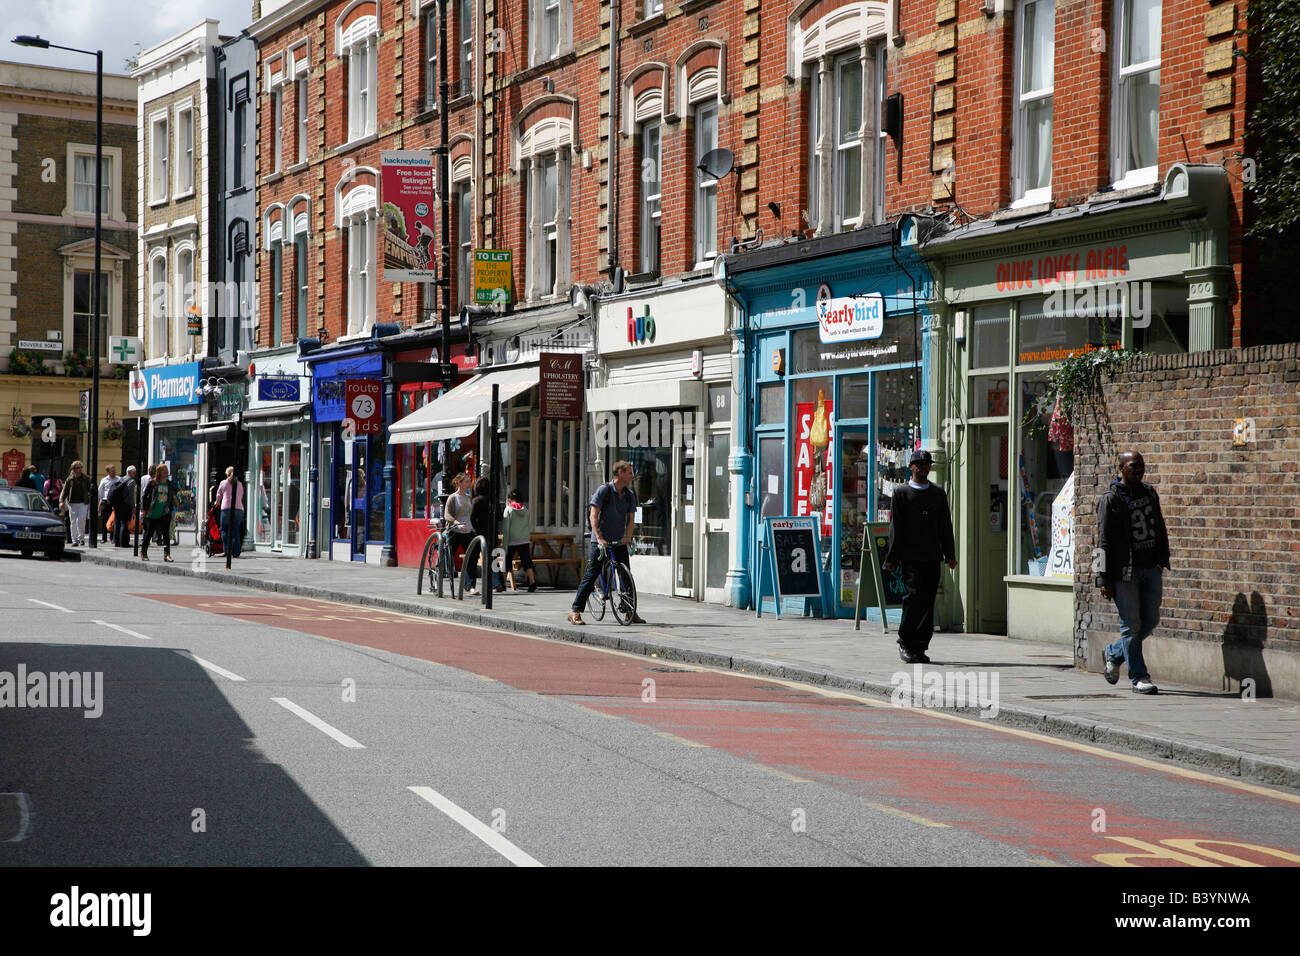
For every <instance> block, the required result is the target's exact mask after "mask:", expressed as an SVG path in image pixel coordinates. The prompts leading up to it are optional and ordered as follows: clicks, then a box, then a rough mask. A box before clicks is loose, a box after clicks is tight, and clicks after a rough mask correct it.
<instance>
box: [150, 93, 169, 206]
mask: <svg viewBox="0 0 1300 956" xmlns="http://www.w3.org/2000/svg"><path fill="white" fill-rule="evenodd" d="M170 165H171V138H170V129H169V126H168V115H167V111H166V110H164V111H162V112H160V113H154V114H153V115H152V116H150V117H149V205H151V206H157V205H161V204H162V203H165V202H167V198H168V188H169V187H170V185H171V174H170Z"/></svg>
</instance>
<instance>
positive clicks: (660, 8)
mask: <svg viewBox="0 0 1300 956" xmlns="http://www.w3.org/2000/svg"><path fill="white" fill-rule="evenodd" d="M663 12H664V0H645V4H644V7H643V9H642V12H641V19H642V20H649V19H650V18H651V17H653V16H658V15H659V14H661V13H663Z"/></svg>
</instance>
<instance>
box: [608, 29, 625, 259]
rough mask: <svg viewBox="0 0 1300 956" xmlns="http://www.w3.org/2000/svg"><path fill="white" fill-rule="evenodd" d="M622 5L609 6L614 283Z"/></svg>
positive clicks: (610, 149)
mask: <svg viewBox="0 0 1300 956" xmlns="http://www.w3.org/2000/svg"><path fill="white" fill-rule="evenodd" d="M618 11H619V4H617V3H611V4H610V5H609V233H608V238H609V281H610V282H614V270H615V269H617V268H618V267H619V257H618V206H619V203H618V135H619V134H618V116H619V106H620V105H621V103H622V92H621V89H620V84H619V75H618Z"/></svg>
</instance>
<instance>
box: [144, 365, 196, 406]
mask: <svg viewBox="0 0 1300 956" xmlns="http://www.w3.org/2000/svg"><path fill="white" fill-rule="evenodd" d="M128 396H129V402H130V409H131V411H133V412H142V411H146V410H149V409H154V408H176V407H178V406H182V405H194V404H196V403H197V402H198V401H199V400H200V399H201V398H202V395H200V394H199V363H198V362H186V363H185V364H184V365H160V366H158V367H157V368H146V369H134V370H133V371H132V372H131V375H130V388H129V389H128Z"/></svg>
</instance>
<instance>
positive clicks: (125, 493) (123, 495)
mask: <svg viewBox="0 0 1300 956" xmlns="http://www.w3.org/2000/svg"><path fill="white" fill-rule="evenodd" d="M108 503H109V504H110V505H112V506H113V507H114V508H116V509H117V510H118V511H129V510H130V509H131V483H130V482H129V481H128V480H127V479H125V478H122V477H118V478H116V479H114V480H113V483H112V484H111V485H110V486H109V488H108Z"/></svg>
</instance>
